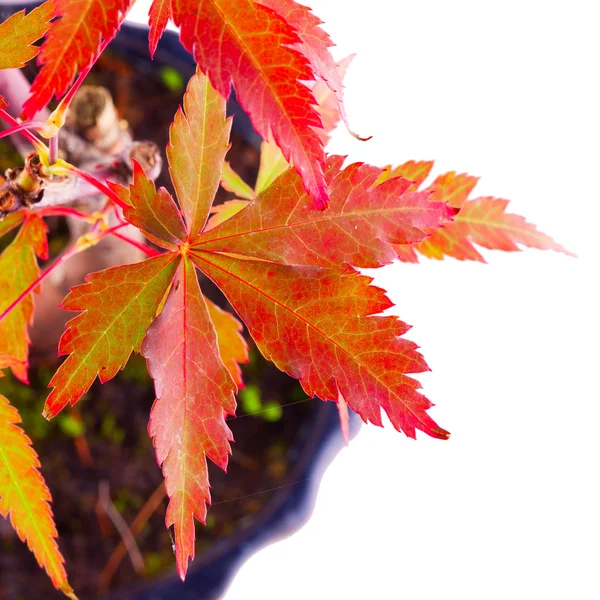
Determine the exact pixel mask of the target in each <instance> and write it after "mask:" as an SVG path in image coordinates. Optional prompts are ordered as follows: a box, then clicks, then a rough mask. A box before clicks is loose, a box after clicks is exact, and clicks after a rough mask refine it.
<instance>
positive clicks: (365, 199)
mask: <svg viewBox="0 0 600 600" xmlns="http://www.w3.org/2000/svg"><path fill="white" fill-rule="evenodd" d="M342 163H343V158H342V157H331V158H330V159H329V160H328V163H327V169H326V172H325V178H326V181H327V182H328V190H329V195H330V198H331V203H330V205H329V207H328V208H327V209H326V210H324V211H316V210H314V207H313V205H312V202H311V198H310V196H309V195H308V194H307V193H306V192H305V190H304V188H303V186H302V182H301V180H300V178H299V176H298V175H297V174H296V173H295V172H294V171H293V170H291V169H290V170H288V171H287V172H285V173H284V174H283V175H281V176H280V177H279V178H278V179H276V180H275V182H274V183H272V184H271V185H270V186H269V187H268V188H267V189H266V190H265V191H263V192H262V193H261V194H259V195H258V196H257V198H256V199H255V200H254V201H253V202H251V203H250V204H249V205H248V206H247V207H246V208H244V209H243V210H241V211H240V212H238V213H237V214H235V215H234V216H232V217H231V218H229V219H228V220H227V221H225V222H223V223H221V224H220V225H219V226H218V227H215V228H213V229H211V230H210V231H207V232H206V233H204V234H203V235H202V236H201V238H200V239H199V240H198V242H197V243H196V244H195V245H194V246H193V248H194V249H200V250H203V251H218V252H228V253H231V254H239V255H248V254H250V255H251V256H253V257H256V258H260V259H262V260H270V261H273V262H279V263H282V264H289V265H307V266H319V267H342V266H344V265H345V264H349V265H352V266H355V267H380V266H382V265H384V264H388V263H390V262H392V261H393V260H394V259H395V258H396V252H395V251H394V249H393V247H392V245H394V244H408V243H415V242H420V241H422V240H424V239H425V238H426V237H427V235H428V234H427V233H426V232H425V231H424V230H425V229H429V228H436V227H439V226H440V225H441V224H442V223H445V222H446V221H448V220H450V219H451V218H452V216H453V214H454V212H455V211H454V210H453V209H451V208H449V207H448V206H447V205H446V204H444V203H441V202H432V201H430V196H431V192H408V191H407V190H408V188H409V186H410V185H411V182H410V181H409V180H408V179H404V178H401V177H395V178H392V179H388V180H386V181H384V182H383V183H381V184H379V185H374V184H375V183H376V182H377V180H378V178H379V177H380V176H381V173H382V170H381V169H378V168H376V167H372V166H370V165H365V164H360V163H355V164H353V165H350V166H348V167H346V168H345V169H342Z"/></svg>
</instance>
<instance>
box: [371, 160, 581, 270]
mask: <svg viewBox="0 0 600 600" xmlns="http://www.w3.org/2000/svg"><path fill="white" fill-rule="evenodd" d="M432 166H433V163H432V162H420V163H419V162H414V161H409V162H408V163H405V164H404V165H400V166H399V167H396V168H395V169H391V168H388V169H386V172H385V173H384V174H383V176H382V179H385V178H386V177H392V176H403V177H407V178H409V179H412V180H413V182H414V184H413V189H417V188H418V187H419V186H420V185H421V184H422V183H423V181H424V180H425V178H426V177H427V175H428V174H429V171H430V170H431V167H432ZM476 184H477V178H476V177H472V176H470V175H466V174H456V173H455V172H453V171H450V172H448V173H444V174H443V175H440V176H438V177H437V178H436V179H435V180H434V182H433V183H432V184H431V185H430V186H429V187H428V188H426V190H428V191H430V192H431V199H432V200H437V201H442V202H446V203H447V204H448V205H450V206H452V207H455V208H456V210H457V211H458V212H457V214H456V216H455V217H454V219H453V220H452V222H449V223H446V224H445V225H444V226H443V227H441V228H437V229H435V230H431V231H430V234H431V235H430V236H429V237H428V238H427V239H425V240H423V241H422V242H420V243H417V244H412V245H399V246H396V247H395V249H396V251H397V254H398V258H399V259H400V260H402V261H404V262H417V260H418V259H417V252H418V253H420V254H422V255H423V256H426V257H428V258H434V259H439V260H441V259H443V258H444V256H451V257H453V258H456V259H458V260H475V261H479V262H485V260H484V258H483V256H481V254H480V253H479V251H478V250H477V248H476V247H475V245H476V244H477V245H479V246H482V247H484V248H488V249H490V250H503V251H505V252H514V251H518V250H520V248H519V245H518V244H521V245H523V246H526V247H529V248H537V249H540V250H555V251H557V252H562V253H564V254H567V255H570V256H574V255H573V254H572V253H571V252H569V251H568V250H566V249H565V248H563V247H562V246H561V245H560V244H558V243H556V242H555V241H554V240H553V239H552V238H551V237H550V236H548V235H546V234H544V233H542V232H540V231H538V230H537V228H536V227H535V225H533V224H531V223H528V222H527V221H526V220H525V218H523V217H521V216H519V215H514V214H511V213H508V212H506V209H507V207H508V203H509V202H508V200H504V199H502V198H494V197H489V196H487V197H481V198H475V199H473V200H470V199H469V195H470V194H471V192H472V191H473V188H474V187H475V185H476Z"/></svg>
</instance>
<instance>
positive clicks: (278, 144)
mask: <svg viewBox="0 0 600 600" xmlns="http://www.w3.org/2000/svg"><path fill="white" fill-rule="evenodd" d="M131 4H132V1H131V0H78V1H77V2H74V1H73V0H50V1H49V2H46V3H45V4H43V5H42V6H41V7H39V8H37V9H35V10H33V11H31V12H30V13H29V14H27V15H25V12H24V11H23V12H22V13H18V14H15V15H13V16H12V17H11V18H10V19H9V20H8V21H6V22H5V23H3V24H2V25H0V68H17V67H22V66H23V65H24V64H25V62H26V61H28V60H30V59H31V58H33V57H34V56H35V55H36V54H37V52H38V50H39V48H37V47H35V46H32V44H33V43H34V42H35V41H36V40H38V39H40V38H41V37H43V36H44V35H45V36H46V39H45V41H44V43H43V45H42V46H41V51H40V52H39V58H38V62H39V64H40V66H41V69H40V72H39V75H38V76H37V78H36V79H35V81H34V82H33V85H32V89H31V91H32V94H31V97H30V98H29V99H28V100H27V102H26V103H25V105H24V106H23V117H29V118H31V117H33V115H34V114H35V113H36V112H37V111H38V110H39V109H41V108H42V107H44V106H45V105H46V103H47V102H48V101H49V100H50V99H51V98H52V97H53V96H56V97H57V98H60V97H62V96H63V95H64V94H65V93H66V92H68V91H69V89H70V86H71V84H72V83H73V80H74V78H75V76H76V75H77V72H78V71H79V72H84V73H85V72H86V70H87V69H89V67H90V66H91V65H92V64H93V62H94V60H95V59H96V58H97V56H98V53H99V51H100V49H101V48H103V47H104V46H105V45H106V44H107V43H108V42H109V41H110V40H111V39H112V37H113V36H114V35H115V33H116V31H117V30H118V28H119V26H120V24H121V22H122V20H123V18H124V17H125V15H126V13H127V10H128V9H129V8H130V6H131ZM169 19H171V20H172V21H173V22H174V23H175V24H176V25H178V26H179V27H180V30H181V42H182V44H183V45H184V46H185V47H186V48H187V49H188V50H190V51H191V52H192V53H193V55H194V57H195V59H196V61H197V63H198V72H197V74H196V75H195V76H194V77H193V78H192V79H191V80H190V82H189V85H188V88H187V92H186V94H185V96H184V99H183V108H180V110H179V111H178V112H177V114H176V115H175V118H174V121H173V124H172V126H171V129H170V143H169V146H168V147H167V157H168V162H169V167H170V173H171V178H172V182H173V186H174V188H175V190H176V195H177V201H175V200H174V199H173V198H172V197H171V195H170V194H169V193H168V192H167V191H166V190H164V189H162V188H161V189H158V190H157V189H156V188H155V185H154V183H153V182H152V181H151V180H150V179H149V178H148V177H147V176H146V174H145V173H144V172H143V170H142V169H141V167H140V166H139V165H137V164H136V165H135V168H134V173H133V181H132V183H131V184H130V185H129V186H128V187H127V186H122V185H118V184H115V183H111V182H106V184H105V183H104V182H96V184H97V185H98V187H99V189H101V190H102V191H103V192H106V194H107V196H108V198H109V199H110V201H111V202H113V203H114V204H115V205H118V206H119V207H120V208H121V209H122V213H123V219H124V222H126V223H129V224H131V225H134V226H135V227H137V228H139V229H140V230H141V231H142V232H143V233H144V235H145V236H146V238H147V239H148V240H150V241H151V242H153V243H154V244H155V245H156V246H158V247H159V248H160V249H161V251H160V252H158V253H156V252H151V253H149V254H151V256H150V257H149V258H148V259H147V260H144V261H143V262H140V263H137V264H131V265H123V266H118V267H114V268H110V269H107V270H105V271H102V272H99V273H93V274H90V275H89V276H88V277H87V279H86V283H85V284H83V285H81V286H78V287H76V288H74V289H72V290H71V292H70V293H69V295H68V296H67V297H66V298H65V300H64V302H63V306H64V308H66V309H67V310H71V311H76V312H78V313H79V314H78V315H77V316H76V317H75V318H74V319H72V320H71V321H70V322H69V323H68V324H67V329H66V331H65V333H64V335H63V337H62V339H61V341H60V345H59V354H63V355H65V354H66V355H68V356H67V358H66V360H65V361H64V362H63V363H62V364H61V366H60V367H59V368H58V370H57V372H56V374H55V375H54V377H53V378H52V380H51V382H50V387H52V391H51V392H50V394H49V396H48V398H47V401H46V406H45V410H44V414H45V416H46V417H47V418H51V417H53V416H55V415H56V414H58V413H59V412H60V411H61V410H62V409H63V408H65V407H66V406H67V405H74V404H75V403H76V402H77V401H78V400H79V399H80V398H81V397H82V395H83V394H85V392H86V391H87V390H88V389H89V387H90V386H91V384H92V383H93V382H94V380H95V379H96V378H99V379H100V381H102V382H104V381H107V380H108V379H110V378H112V377H114V376H115V374H116V373H117V372H118V371H119V370H120V369H122V368H123V367H124V366H125V364H126V363H127V361H128V359H129V357H130V356H131V354H132V352H140V353H141V354H142V355H143V356H144V357H145V358H146V360H147V364H148V368H149V371H150V373H151V375H152V377H153V378H154V381H155V388H156V402H155V404H154V407H153V409H152V412H151V415H150V426H149V432H150V435H151V436H152V437H153V440H154V446H155V448H156V455H157V459H158V462H159V464H160V465H161V467H162V470H163V474H164V477H165V481H166V489H167V493H168V496H169V505H168V509H167V515H166V524H167V526H168V527H172V528H173V530H174V539H175V553H176V560H177V568H178V571H179V574H180V576H181V577H182V578H183V577H184V576H185V573H186V570H187V566H188V561H189V559H190V558H193V556H194V519H198V520H200V521H204V520H205V517H206V510H207V504H209V503H210V492H209V481H208V475H207V458H208V459H210V460H211V461H213V462H214V463H216V464H217V465H219V466H220V467H222V468H225V467H226V465H227V460H228V456H229V454H230V452H231V448H230V442H231V441H232V435H231V432H230V430H229V428H228V427H227V424H226V416H227V415H233V414H234V413H235V410H236V402H235V394H236V392H237V389H238V388H239V387H240V386H241V385H242V378H241V370H240V366H239V365H240V363H243V362H245V361H246V360H247V348H246V344H245V341H244V338H243V337H242V335H241V331H242V324H241V323H240V321H238V320H237V318H236V317H234V316H233V315H232V314H229V313H227V312H225V311H223V310H222V309H221V308H219V307H218V306H216V305H214V304H213V303H212V302H211V301H210V300H208V299H207V298H206V297H205V296H204V295H203V294H202V291H201V289H200V286H199V282H198V278H197V272H198V271H200V272H202V273H204V274H205V275H206V276H207V277H209V278H210V279H211V280H212V281H213V282H215V283H216V285H217V286H218V287H219V288H220V289H221V290H222V291H223V293H224V295H225V296H226V298H227V299H228V301H229V302H230V304H231V306H232V307H233V308H234V309H235V311H236V313H237V315H238V316H239V317H240V319H241V320H242V321H243V322H244V324H245V326H246V328H247V330H248V332H249V334H250V335H251V336H252V337H253V339H254V340H255V342H256V344H257V346H258V348H259V349H260V351H261V352H262V353H263V354H264V356H265V357H266V358H268V359H269V360H271V361H273V362H274V363H275V364H276V365H277V367H279V368H280V369H281V370H283V371H285V372H286V373H288V374H289V375H291V376H292V377H295V378H297V379H299V380H300V382H301V384H302V386H303V388H304V390H305V391H306V393H307V394H308V395H309V396H311V397H312V396H318V397H319V398H321V399H323V400H329V401H333V402H337V403H338V404H339V406H340V414H341V415H342V420H343V421H344V415H347V412H346V411H347V408H346V407H347V406H349V407H350V408H351V409H352V410H353V411H355V412H356V413H358V414H359V415H360V416H361V417H362V419H363V420H364V421H365V422H371V423H374V424H377V425H381V409H383V410H384V411H385V412H386V413H387V415H388V417H389V419H390V420H391V422H392V423H393V425H394V427H396V428H397V429H398V430H399V431H403V432H404V433H405V434H406V435H408V436H410V437H415V432H416V430H417V429H418V430H421V431H423V432H425V433H427V434H428V435H430V436H433V437H435V438H440V439H446V438H447V437H448V436H449V434H448V432H446V431H445V430H444V429H442V428H441V427H439V426H438V425H437V424H436V423H435V422H434V421H433V419H432V418H431V417H430V416H429V415H428V413H427V410H428V409H429V408H430V407H431V406H432V404H431V402H430V401H429V400H428V399H427V398H426V397H425V396H424V395H423V394H422V393H421V391H420V386H419V383H418V381H417V380H415V379H414V378H413V375H414V374H416V373H420V372H423V371H426V370H427V369H428V367H427V365H426V363H425V360H424V359H423V357H422V356H421V354H420V353H419V352H418V351H417V346H416V345H415V344H414V343H413V342H411V341H408V340H407V339H406V338H405V337H403V336H404V334H405V333H406V332H407V330H408V329H409V327H408V326H407V325H406V324H405V323H403V322H402V321H400V320H399V319H398V318H397V317H395V316H382V315H381V313H382V312H383V311H385V310H386V309H387V308H389V307H390V306H392V303H391V302H390V300H389V299H388V298H387V297H386V295H385V292H384V290H381V289H379V288H377V287H374V286H372V285H370V283H371V279H370V278H368V277H366V276H363V275H361V274H360V273H359V272H358V271H357V269H359V268H366V267H370V268H373V267H381V266H383V265H386V264H389V263H390V262H392V261H394V260H396V259H400V260H402V261H408V262H416V261H417V256H418V254H421V255H422V256H425V257H430V258H436V259H440V258H443V257H444V256H451V257H454V258H457V259H460V260H479V261H482V260H483V258H482V256H481V255H480V253H479V252H478V250H477V249H476V247H475V245H479V246H483V247H485V248H490V249H499V250H505V251H513V250H518V249H519V248H518V246H517V244H522V245H525V246H529V247H534V248H551V249H554V250H558V251H563V252H564V249H563V248H561V247H560V246H559V245H558V244H556V243H555V242H553V241H552V239H551V238H549V237H548V236H546V235H544V234H542V233H539V232H538V231H537V230H536V229H535V227H534V226H533V225H531V224H529V223H527V222H526V221H525V220H524V219H523V218H521V217H518V216H516V215H511V214H508V213H507V212H506V206H507V201H506V200H502V199H498V198H490V197H484V198H476V199H469V198H468V196H469V194H470V192H471V191H472V189H473V187H474V185H475V183H476V179H475V178H473V177H470V176H468V175H457V174H456V173H447V174H445V175H442V176H440V177H438V178H437V179H436V180H435V181H434V182H433V183H432V184H431V185H430V186H428V187H425V188H424V189H420V187H421V186H422V184H423V182H424V180H425V179H426V178H427V176H428V174H429V172H430V170H431V168H432V164H433V163H431V162H413V161H411V162H408V163H405V164H404V165H401V166H399V167H396V168H391V167H386V168H378V167H374V166H370V165H366V164H361V163H355V164H351V165H349V166H344V158H343V157H339V156H326V153H325V150H324V147H325V143H326V141H327V138H328V133H329V132H330V131H331V129H332V128H333V127H334V126H335V123H336V121H337V119H339V118H341V119H342V120H343V121H345V122H346V118H345V114H344V109H343V103H342V101H343V98H342V74H343V67H345V65H336V63H335V61H334V60H333V58H332V56H331V54H330V52H329V47H330V46H331V42H330V40H329V37H328V36H327V35H326V34H325V32H324V31H323V30H322V29H321V28H320V21H319V20H318V19H317V18H316V17H315V16H314V15H313V14H312V13H311V12H310V10H309V9H308V8H306V7H304V6H301V5H299V4H296V2H295V1H294V0H260V1H254V0H199V1H197V2H190V1H188V0H154V3H153V5H152V8H151V11H150V51H151V52H152V53H153V52H154V50H155V49H156V46H157V44H158V42H159V39H160V37H161V35H162V33H163V31H164V29H165V27H166V24H167V22H168V20H169ZM306 82H308V83H306ZM232 84H233V86H234V87H235V89H236V94H237V97H238V99H239V100H240V102H241V104H242V106H243V107H244V108H245V109H246V110H247V112H248V114H249V115H250V117H251V119H252V122H253V124H254V126H255V128H256V130H257V131H258V132H259V133H260V134H262V136H263V137H264V138H265V139H266V140H268V141H265V142H264V143H263V149H262V154H261V167H260V173H259V177H258V181H257V184H256V187H255V189H252V188H251V187H250V186H249V185H247V184H246V183H245V182H244V181H243V180H242V179H241V178H240V177H239V176H238V175H237V174H236V173H235V172H234V171H233V170H232V169H231V167H230V166H229V165H228V163H227V162H225V155H226V153H227V150H228V147H229V145H228V144H229V130H230V126H231V122H230V119H227V118H226V116H225V99H226V98H227V96H228V94H229V92H230V88H231V85H232ZM5 106H6V104H5V103H4V101H3V100H2V99H0V110H2V109H3V108H4V107H5ZM2 114H3V115H5V114H6V113H4V111H3V110H2ZM290 165H293V167H290ZM52 166H53V165H52V164H49V165H48V167H47V168H48V172H49V173H50V174H52V173H53V171H52ZM62 168H63V169H64V168H68V165H66V166H65V165H64V164H63V165H62ZM89 180H90V179H88V181H89ZM92 181H93V179H92ZM219 184H221V185H223V187H224V188H225V189H227V190H229V191H232V192H234V193H235V194H236V196H237V198H236V199H234V200H230V201H228V202H226V203H224V204H222V205H219V206H213V201H214V197H215V194H216V191H217V189H218V186H219ZM211 213H212V216H211ZM45 214H50V213H48V212H46V213H44V214H43V215H41V214H40V213H39V212H37V213H36V211H35V210H20V211H19V212H15V213H12V214H10V215H9V216H8V217H7V218H6V219H5V220H3V221H2V222H0V235H3V234H5V233H7V232H8V231H10V230H11V229H14V228H16V227H19V226H20V227H21V228H20V230H19V232H18V234H17V236H16V237H15V239H14V241H12V243H11V244H10V245H9V246H8V247H7V248H6V250H4V252H3V253H2V255H1V256H0V368H10V369H12V371H13V373H14V374H15V376H16V377H18V378H19V379H21V380H22V381H24V382H26V380H27V360H28V345H29V339H28V334H27V327H28V325H29V324H30V323H31V322H32V318H33V310H34V302H33V292H35V291H36V290H37V289H38V288H39V284H40V281H41V279H42V278H43V275H40V272H39V269H38V265H37V257H39V258H45V257H46V255H47V242H46V228H45V225H44V221H43V218H42V217H43V216H45ZM95 231H98V229H97V228H96V229H95ZM110 233H111V232H110V231H105V230H102V232H101V234H98V235H97V236H96V238H95V239H96V241H97V240H98V239H100V237H101V236H102V235H108V234H110ZM85 242H86V243H85V244H82V245H81V247H80V248H79V249H82V248H83V247H84V246H86V245H90V244H92V243H94V239H93V238H90V237H89V236H88V238H86V240H85ZM15 266H16V267H15ZM18 423H19V417H18V413H17V411H16V409H15V408H13V407H12V406H11V405H10V404H9V402H8V400H7V399H6V398H4V397H3V396H0V512H1V513H2V514H3V515H4V516H6V515H7V514H9V513H10V516H11V520H12V523H13V525H14V527H15V529H16V531H17V532H18V534H19V536H20V537H21V538H22V539H24V540H26V541H27V543H28V544H29V546H30V548H31V549H32V551H33V552H34V553H35V555H36V557H37V559H38V561H39V563H40V564H41V565H42V566H43V567H44V568H45V569H46V571H47V572H48V574H49V575H50V577H51V579H52V581H53V583H54V585H55V586H56V587H57V588H58V589H61V590H62V591H63V592H65V594H67V595H68V596H70V597H74V595H73V590H72V589H71V587H70V586H69V584H68V581H67V577H66V573H65V569H64V566H63V563H64V561H63V559H62V557H61V555H60V552H59V549H58V546H57V543H56V530H55V528H54V525H53V523H52V515H51V510H50V507H49V502H50V495H49V492H48V490H47V488H46V486H45V484H44V482H43V479H42V478H41V475H40V473H39V471H38V467H39V462H38V459H37V457H36V455H35V453H34V452H33V450H32V448H31V446H30V441H29V439H28V438H27V436H26V435H25V434H24V433H23V431H22V430H21V429H20V427H19V426H18Z"/></svg>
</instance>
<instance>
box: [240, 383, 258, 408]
mask: <svg viewBox="0 0 600 600" xmlns="http://www.w3.org/2000/svg"><path fill="white" fill-rule="evenodd" d="M239 398H240V403H241V405H242V410H243V411H244V412H245V413H246V414H248V415H252V414H254V413H257V412H259V411H260V410H261V408H262V401H261V398H260V389H259V388H258V387H256V386H255V385H247V386H246V387H245V388H244V389H243V390H240V394H239Z"/></svg>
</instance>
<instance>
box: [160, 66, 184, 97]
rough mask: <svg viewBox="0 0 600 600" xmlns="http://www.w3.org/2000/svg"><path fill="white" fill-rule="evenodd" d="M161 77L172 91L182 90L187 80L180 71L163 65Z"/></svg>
mask: <svg viewBox="0 0 600 600" xmlns="http://www.w3.org/2000/svg"><path fill="white" fill-rule="evenodd" d="M160 78H161V80H162V82H163V84H164V85H165V87H167V88H168V89H170V90H171V91H172V92H181V91H182V90H183V86H184V85H185V81H184V79H183V76H182V75H181V73H179V71H176V70H175V69H173V68H172V67H161V69H160Z"/></svg>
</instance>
